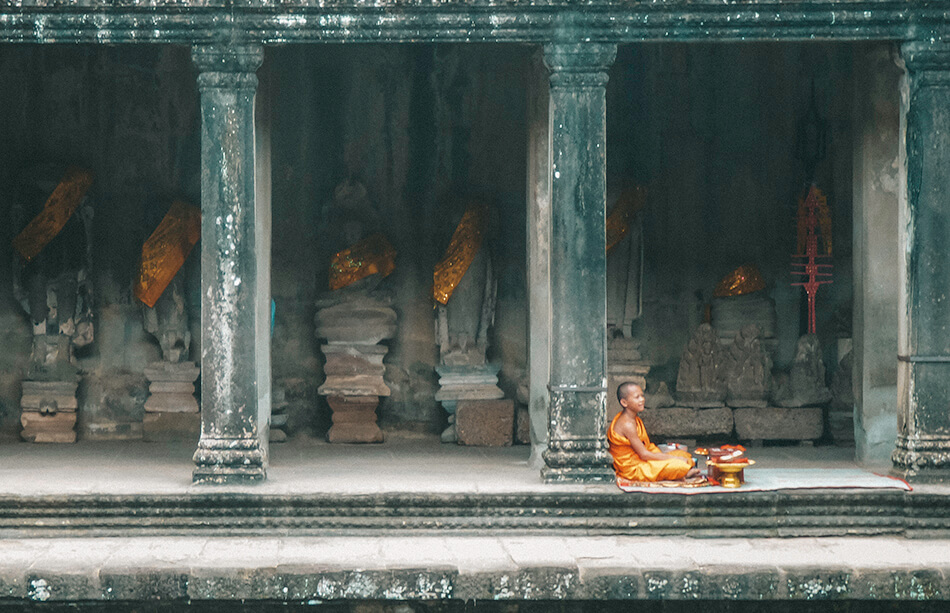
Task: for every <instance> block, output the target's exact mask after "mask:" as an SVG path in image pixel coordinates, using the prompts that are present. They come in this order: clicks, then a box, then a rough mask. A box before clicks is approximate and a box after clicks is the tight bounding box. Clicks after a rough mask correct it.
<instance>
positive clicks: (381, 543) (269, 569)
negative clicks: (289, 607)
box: [0, 435, 950, 612]
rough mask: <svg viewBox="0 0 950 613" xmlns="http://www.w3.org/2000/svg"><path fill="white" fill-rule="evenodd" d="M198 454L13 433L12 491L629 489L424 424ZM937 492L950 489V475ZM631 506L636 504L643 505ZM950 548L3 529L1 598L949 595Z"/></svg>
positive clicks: (816, 454)
mask: <svg viewBox="0 0 950 613" xmlns="http://www.w3.org/2000/svg"><path fill="white" fill-rule="evenodd" d="M852 453H853V452H852V450H850V449H839V448H834V447H814V448H809V447H766V448H761V449H754V450H751V451H750V454H751V455H752V456H753V457H754V458H755V459H756V460H757V462H758V466H761V467H772V468H774V467H783V466H787V467H796V468H816V467H817V468H854V467H855V464H854V462H853V460H852ZM191 454H192V446H191V445H186V444H167V443H164V444H163V443H140V442H114V443H102V442H96V443H93V442H79V443H77V444H74V445H31V444H26V443H20V442H13V441H4V442H2V443H0V498H2V497H3V496H7V497H10V496H21V497H22V496H29V497H38V498H39V499H43V497H45V496H49V497H56V496H59V497H62V495H63V494H67V495H70V494H76V495H83V494H157V495H169V494H171V495H176V494H194V493H199V492H208V491H213V492H221V493H222V494H224V495H225V496H228V493H229V492H234V493H235V495H236V496H239V495H242V494H243V493H246V492H259V493H261V494H269V495H284V494H304V495H306V494H311V495H312V494H319V493H335V494H356V495H359V494H381V493H390V492H403V493H418V494H423V495H424V494H426V493H431V494H446V493H481V494H486V495H488V494H502V495H506V494H509V493H529V494H530V493H538V492H541V493H543V492H551V491H556V492H575V493H583V492H592V493H594V492H596V493H603V492H616V491H617V490H616V488H615V486H613V485H612V484H605V485H577V484H575V485H551V484H544V483H542V482H541V480H540V477H539V472H538V470H537V469H536V468H533V467H531V466H529V462H528V460H529V449H528V448H527V447H512V448H501V449H494V448H492V449H489V448H467V447H458V446H453V445H441V444H439V443H438V442H437V439H435V438H434V437H428V436H413V435H405V436H401V437H392V438H391V440H390V441H388V442H387V443H385V444H383V445H368V446H357V445H329V444H326V443H324V442H322V441H317V440H311V439H306V438H296V439H294V440H292V441H291V442H289V443H286V444H282V445H274V446H273V447H272V459H271V462H272V463H271V468H270V471H269V479H268V481H267V482H265V483H263V484H260V485H256V486H244V487H227V488H221V487H219V486H195V485H193V484H192V483H191V467H192V464H191ZM924 489H925V490H926V489H927V488H924ZM929 490H930V491H931V492H935V493H939V494H947V495H948V496H950V488H947V487H946V486H929ZM624 500H629V501H630V504H635V503H634V501H636V500H638V498H636V497H630V498H624ZM100 511H101V509H100ZM629 512H630V513H632V514H633V516H634V517H635V516H636V509H635V508H631V509H629ZM9 517H13V516H12V515H9ZM11 521H12V520H11ZM948 551H950V539H942V538H941V539H933V540H921V539H908V538H903V537H900V536H893V535H891V536H872V537H868V536H847V535H844V534H842V535H841V536H834V537H824V538H810V537H799V538H755V539H748V538H715V539H696V538H691V537H689V536H662V537H660V536H631V535H621V534H615V535H610V534H606V535H604V534H598V535H593V534H584V533H583V532H580V533H578V532H575V533H572V534H566V533H565V534H564V535H563V536H561V535H557V534H530V533H525V534H518V533H513V532H511V531H508V532H504V533H501V532H499V533H493V530H492V523H491V522H490V521H489V522H488V523H486V524H485V529H484V530H483V531H481V533H475V534H471V533H469V534H460V533H451V532H435V533H425V534H421V533H420V534H400V533H396V532H385V531H381V532H379V533H377V534H374V535H359V534H349V535H338V536H330V535H327V536H321V535H313V534H310V535H302V534H295V533H294V532H293V531H292V530H290V531H284V532H283V533H280V534H278V533H274V534H272V535H271V534H270V533H267V532H266V531H264V532H258V533H255V534H254V535H253V536H247V535H244V536H235V535H232V536H206V535H200V534H194V535H174V534H170V535H155V534H152V535H149V536H145V535H143V536H135V535H134V534H133V535H131V536H106V537H98V538H92V537H89V536H83V535H78V536H72V537H63V538H46V537H38V538H14V537H10V538H0V608H2V607H3V606H4V605H11V606H12V605H15V606H16V607H21V606H26V604H27V603H40V602H44V603H47V604H52V603H56V602H60V603H67V602H68V603H86V604H87V605H88V604H89V603H110V602H112V603H115V602H117V601H120V602H127V603H133V602H138V603H143V602H144V603H158V602H172V603H176V602H177V603H181V604H182V605H185V604H187V603H193V602H211V601H220V602H235V601H242V600H243V601H246V602H261V603H266V602H270V603H273V602H288V603H298V604H308V603H309V604H321V603H330V604H332V603H341V602H344V601H353V602H356V601H373V600H375V601H386V602H395V601H403V602H446V601H452V602H457V603H458V602H467V603H472V602H482V601H495V602H497V601H510V602H515V601H525V602H527V601H536V602H539V603H540V602H543V601H572V602H576V603H582V602H590V601H593V600H601V599H606V600H614V601H617V600H630V599H635V600H644V601H648V600H653V599H663V600H672V601H688V600H693V599H700V600H705V601H708V602H720V603H721V602H726V601H732V600H737V601H746V602H749V601H753V600H762V599H764V600H772V601H786V602H788V601H796V600H811V599H823V598H835V599H849V600H862V599H873V600H895V599H896V600H907V601H909V600H935V599H936V600H939V599H950V556H948V554H947V552H948ZM334 606H335V605H334ZM387 606H388V605H387ZM413 606H415V605H413ZM466 606H467V605H466ZM948 606H950V605H948ZM334 610H342V609H334ZM353 610H356V609H353ZM378 610H380V611H382V610H383V609H378ZM386 610H389V609H386ZM405 610H406V611H414V610H421V609H416V608H412V607H409V608H407V609H405ZM425 610H428V609H425ZM455 610H460V609H455ZM466 610H468V609H466ZM484 610H489V611H491V610H500V609H490V608H489V609H484ZM504 610H506V611H513V610H518V609H504ZM530 610H546V611H548V610H549V611H557V610H567V609H563V608H560V605H558V606H557V607H554V606H551V607H549V608H541V609H530ZM571 610H575V609H571ZM576 610H580V609H576ZM583 610H605V609H599V608H597V607H594V608H586V609H583ZM617 610H619V609H617ZM638 610H639V609H638ZM644 610H645V609H644ZM664 610H666V609H664ZM670 610H672V609H670ZM677 610H686V609H677ZM704 610H707V609H704ZM708 610H709V611H716V610H720V609H716V608H715V607H713V608H711V609H708ZM721 610H726V609H721ZM728 610H730V611H738V610H740V609H728ZM741 610H743V611H746V610H749V611H751V610H755V609H749V608H746V609H741ZM827 610H831V609H827ZM835 610H843V609H835ZM872 610H875V609H873V608H871V609H862V612H865V611H872ZM908 610H910V609H908ZM935 610H942V609H935Z"/></svg>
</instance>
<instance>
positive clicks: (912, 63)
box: [901, 40, 950, 73]
mask: <svg viewBox="0 0 950 613" xmlns="http://www.w3.org/2000/svg"><path fill="white" fill-rule="evenodd" d="M901 59H902V60H903V61H904V66H905V67H906V68H907V71H908V72H910V73H921V72H950V43H947V42H942V41H929V40H926V41H924V40H915V41H910V42H906V43H904V44H902V45H901Z"/></svg>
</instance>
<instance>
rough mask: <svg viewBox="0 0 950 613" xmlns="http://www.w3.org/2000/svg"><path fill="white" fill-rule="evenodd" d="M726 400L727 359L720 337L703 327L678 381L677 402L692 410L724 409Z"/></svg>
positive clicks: (696, 334)
mask: <svg viewBox="0 0 950 613" xmlns="http://www.w3.org/2000/svg"><path fill="white" fill-rule="evenodd" d="M725 398H726V380H725V355H724V352H723V350H722V348H721V346H720V345H719V336H718V335H717V334H716V331H715V330H714V329H713V327H712V326H710V325H709V324H701V325H700V326H699V327H698V328H697V329H696V332H694V333H693V337H692V338H691V339H690V340H689V343H688V344H687V345H686V350H685V351H684V352H683V357H682V359H681V360H680V367H679V373H678V374H677V377H676V399H677V401H678V402H679V403H680V404H683V405H684V406H690V407H720V406H722V405H723V400H725Z"/></svg>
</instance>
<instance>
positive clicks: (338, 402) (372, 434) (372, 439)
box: [327, 396, 383, 443]
mask: <svg viewBox="0 0 950 613" xmlns="http://www.w3.org/2000/svg"><path fill="white" fill-rule="evenodd" d="M327 404H329V405H330V409H332V411H333V425H332V426H331V427H330V431H329V432H327V440H328V441H329V442H331V443H382V442H383V432H382V430H380V429H379V426H378V425H376V405H378V404H379V397H378V396H329V397H327Z"/></svg>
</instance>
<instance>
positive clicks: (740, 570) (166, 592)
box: [0, 536, 950, 604]
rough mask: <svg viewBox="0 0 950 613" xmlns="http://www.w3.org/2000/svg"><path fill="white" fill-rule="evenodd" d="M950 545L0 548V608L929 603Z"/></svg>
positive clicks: (946, 569)
mask: <svg viewBox="0 0 950 613" xmlns="http://www.w3.org/2000/svg"><path fill="white" fill-rule="evenodd" d="M948 546H950V541H935V542H912V541H905V540H901V539H894V538H829V539H811V538H804V539H768V540H765V541H756V542H751V543H750V542H748V541H745V540H737V539H726V540H723V541H702V542H698V541H696V540H695V539H691V538H662V539H661V538H646V539H644V538H630V537H502V538H496V537H486V536H482V537H470V538H469V537H451V536H450V537H423V538H405V537H362V538H360V537H354V538H333V537H329V538H306V537H291V538H255V539H234V538H215V539H193V538H190V537H163V538H122V539H105V540H103V539H85V538H81V539H65V540H63V539H58V540H57V539H37V540H22V541H2V540H0V604H3V603H6V604H11V603H16V602H20V603H23V602H71V601H85V602H90V601H92V602H95V601H165V602H183V601H188V600H233V601H237V600H251V601H255V600H269V601H285V602H311V603H312V604H317V603H318V601H319V602H324V601H336V600H354V599H360V600H364V599H379V600H396V601H398V600H445V599H458V600H463V601H473V600H476V601H477V600H594V599H610V600H651V599H657V600H659V599H662V600H694V599H699V600H709V601H722V600H820V599H849V600H853V599H861V600H937V599H946V598H947V597H948V595H950V562H948V561H947V559H946V555H945V552H946V550H947V547H948Z"/></svg>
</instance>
